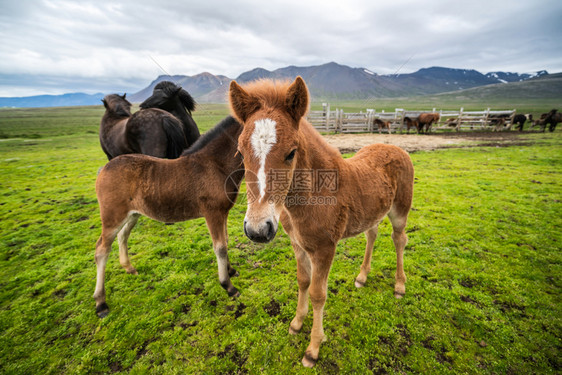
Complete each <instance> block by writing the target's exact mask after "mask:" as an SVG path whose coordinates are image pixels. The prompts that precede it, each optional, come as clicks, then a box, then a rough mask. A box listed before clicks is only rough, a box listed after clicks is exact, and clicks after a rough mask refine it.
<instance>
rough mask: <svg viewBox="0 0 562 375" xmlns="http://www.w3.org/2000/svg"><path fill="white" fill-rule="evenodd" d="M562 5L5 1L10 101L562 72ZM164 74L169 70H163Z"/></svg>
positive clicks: (3, 81)
mask: <svg viewBox="0 0 562 375" xmlns="http://www.w3.org/2000/svg"><path fill="white" fill-rule="evenodd" d="M561 16H562V1H560V0H515V1H514V0H471V1H463V0H455V1H446V0H427V1H421V0H338V1H330V0H313V1H308V0H257V1H254V0H244V1H217V0H194V1H178V0H158V1H144V0H113V1H108V2H104V1H99V0H96V1H75V0H74V1H73V0H70V1H64V0H63V1H58V0H20V1H10V0H2V1H1V2H0V40H1V42H0V96H27V95H38V94H61V93H67V92H86V93H95V92H103V93H109V92H125V91H126V92H130V93H131V92H136V91H138V90H139V89H141V88H143V87H145V86H147V85H148V84H149V83H150V82H151V81H152V80H153V79H155V78H156V77H157V76H158V75H161V74H164V72H163V71H162V69H163V70H164V71H166V72H168V73H170V74H184V75H194V74H198V73H201V72H205V71H206V72H210V73H212V74H223V75H226V76H228V77H230V78H236V77H237V76H238V75H240V74H241V73H243V72H245V71H248V70H251V69H253V68H256V67H262V68H265V69H268V70H275V69H277V68H281V67H285V66H288V65H297V66H310V65H320V64H324V63H327V62H330V61H335V62H337V63H339V64H344V65H348V66H351V67H364V68H367V69H370V70H371V71H374V72H377V73H379V74H392V73H395V72H397V71H399V72H400V73H410V72H414V71H416V70H418V69H420V68H424V67H430V66H444V67H449V68H463V69H476V70H478V71H480V72H482V73H487V72H490V71H507V72H518V73H528V72H534V71H537V70H542V69H546V70H548V71H549V72H550V73H556V72H562V49H561V48H560V47H561V46H562V21H561ZM159 65H160V67H161V68H162V69H161V68H160V67H159Z"/></svg>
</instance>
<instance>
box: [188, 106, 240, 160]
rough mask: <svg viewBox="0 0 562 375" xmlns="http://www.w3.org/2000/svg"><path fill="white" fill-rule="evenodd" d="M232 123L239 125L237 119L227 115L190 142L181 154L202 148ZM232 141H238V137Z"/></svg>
mask: <svg viewBox="0 0 562 375" xmlns="http://www.w3.org/2000/svg"><path fill="white" fill-rule="evenodd" d="M234 125H238V126H241V125H240V124H239V123H238V121H236V119H235V118H234V117H232V116H227V117H226V118H224V119H223V120H222V121H221V122H219V123H218V124H217V125H215V127H214V128H212V129H211V130H208V131H207V132H206V133H205V134H203V135H202V136H201V137H199V139H198V140H197V141H195V143H194V144H192V145H191V146H190V147H189V148H188V149H186V150H184V151H183V152H182V154H181V156H186V155H191V154H194V153H196V152H197V151H200V150H202V149H204V148H205V147H206V146H207V145H208V144H209V143H211V142H212V141H213V140H215V139H216V138H218V137H220V136H221V135H222V134H223V133H224V132H226V131H227V130H228V129H229V128H231V127H232V126H234ZM234 142H238V139H234Z"/></svg>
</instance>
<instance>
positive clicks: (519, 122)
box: [374, 109, 562, 134]
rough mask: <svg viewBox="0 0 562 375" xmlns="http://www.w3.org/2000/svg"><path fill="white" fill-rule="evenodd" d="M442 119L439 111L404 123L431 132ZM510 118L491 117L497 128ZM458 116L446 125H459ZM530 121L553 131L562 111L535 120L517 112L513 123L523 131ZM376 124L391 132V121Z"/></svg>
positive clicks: (560, 119) (405, 120)
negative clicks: (432, 127) (433, 126)
mask: <svg viewBox="0 0 562 375" xmlns="http://www.w3.org/2000/svg"><path fill="white" fill-rule="evenodd" d="M439 119H440V115H439V113H421V114H420V115H419V116H417V117H408V116H406V117H404V124H405V125H406V128H407V132H408V133H409V132H410V129H411V128H413V129H414V130H416V131H417V132H418V134H421V133H429V132H430V131H431V126H432V125H433V124H435V123H437V122H438V121H439ZM508 120H509V115H507V114H506V115H491V116H490V118H489V121H490V125H491V126H494V128H495V129H496V130H501V129H502V128H503V127H504V126H505V124H506V123H507V122H508ZM457 121H458V119H457V118H449V119H447V121H445V123H446V125H447V126H449V127H455V126H457ZM527 121H529V122H530V127H529V129H532V128H534V127H535V126H539V127H540V131H542V132H544V131H545V129H546V128H547V125H548V130H549V131H550V132H553V131H554V130H555V129H556V125H557V124H559V123H561V122H562V113H560V112H558V110H557V109H553V110H551V111H550V112H548V113H543V114H542V115H541V116H540V118H539V119H538V120H533V115H532V114H516V115H515V116H514V117H513V122H512V124H513V125H516V127H515V128H516V129H517V130H519V131H523V127H524V125H525V123H526V122H527ZM374 123H375V125H377V126H378V128H379V133H381V130H382V129H387V130H388V132H389V133H390V122H389V121H383V120H380V119H376V120H375V121H374Z"/></svg>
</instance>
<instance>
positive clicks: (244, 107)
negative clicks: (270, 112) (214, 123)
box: [228, 81, 260, 124]
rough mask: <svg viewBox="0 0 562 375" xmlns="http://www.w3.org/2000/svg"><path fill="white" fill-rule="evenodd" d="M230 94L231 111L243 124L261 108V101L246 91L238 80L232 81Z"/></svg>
mask: <svg viewBox="0 0 562 375" xmlns="http://www.w3.org/2000/svg"><path fill="white" fill-rule="evenodd" d="M228 94H229V98H230V109H231V112H232V114H233V116H234V117H235V118H236V119H237V120H238V122H240V123H241V124H244V123H245V122H246V120H247V119H248V117H250V115H251V114H252V113H254V112H256V111H257V110H258V109H259V108H260V103H259V101H258V100H257V99H256V98H253V97H251V96H250V95H249V94H248V93H247V92H246V91H244V89H243V88H242V87H241V86H240V85H239V84H238V83H236V81H231V82H230V90H229V93H228Z"/></svg>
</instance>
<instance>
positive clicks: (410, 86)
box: [0, 62, 549, 107]
mask: <svg viewBox="0 0 562 375" xmlns="http://www.w3.org/2000/svg"><path fill="white" fill-rule="evenodd" d="M299 75H300V76H301V77H303V78H304V80H305V81H306V83H307V85H308V88H309V90H310V94H311V96H312V100H313V101H320V100H353V99H366V98H384V97H408V96H418V95H429V94H439V93H444V92H453V91H457V90H463V89H469V88H474V87H481V86H486V85H492V84H499V83H503V84H509V83H514V82H522V81H527V80H531V79H540V78H543V77H547V76H548V75H549V74H548V72H546V71H544V70H542V71H539V72H536V73H534V74H519V73H506V72H490V73H487V74H483V73H480V72H478V71H476V70H467V69H452V68H443V67H431V68H423V69H420V70H418V71H417V72H414V73H408V74H390V75H380V74H377V73H375V72H372V71H370V70H368V69H365V68H351V67H349V66H345V65H340V64H337V63H335V62H330V63H327V64H323V65H317V66H308V67H297V66H288V67H284V68H280V69H276V70H273V71H269V70H266V69H262V68H255V69H253V70H250V71H248V72H244V73H242V74H240V75H239V76H238V77H237V78H235V79H236V81H237V82H239V83H245V82H249V81H253V80H255V79H260V78H267V79H270V78H271V79H288V80H293V79H295V77H297V76H299ZM231 80H232V78H229V77H226V76H224V75H213V74H210V73H206V72H205V73H200V74H197V75H194V76H184V75H174V76H167V75H166V76H159V77H158V78H156V79H155V80H154V81H152V82H151V83H150V84H149V85H148V86H147V87H145V88H144V89H142V90H140V91H138V92H136V93H133V94H129V95H128V96H127V99H129V100H130V101H132V102H142V101H143V100H144V99H146V98H147V97H149V96H150V94H151V93H152V90H153V88H154V86H155V85H156V84H157V83H158V82H161V81H172V82H175V83H176V84H178V85H180V86H182V87H183V88H184V89H186V90H187V91H188V92H189V93H190V94H191V95H192V96H193V97H194V98H195V99H196V101H198V102H202V103H204V102H209V103H223V102H226V100H227V91H228V86H229V83H230V81H231ZM102 97H103V95H102V94H94V95H86V94H65V95H60V96H47V95H43V96H37V97H25V98H0V107H5V106H16V107H36V106H64V105H94V104H99V100H100V99H101V98H102Z"/></svg>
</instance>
